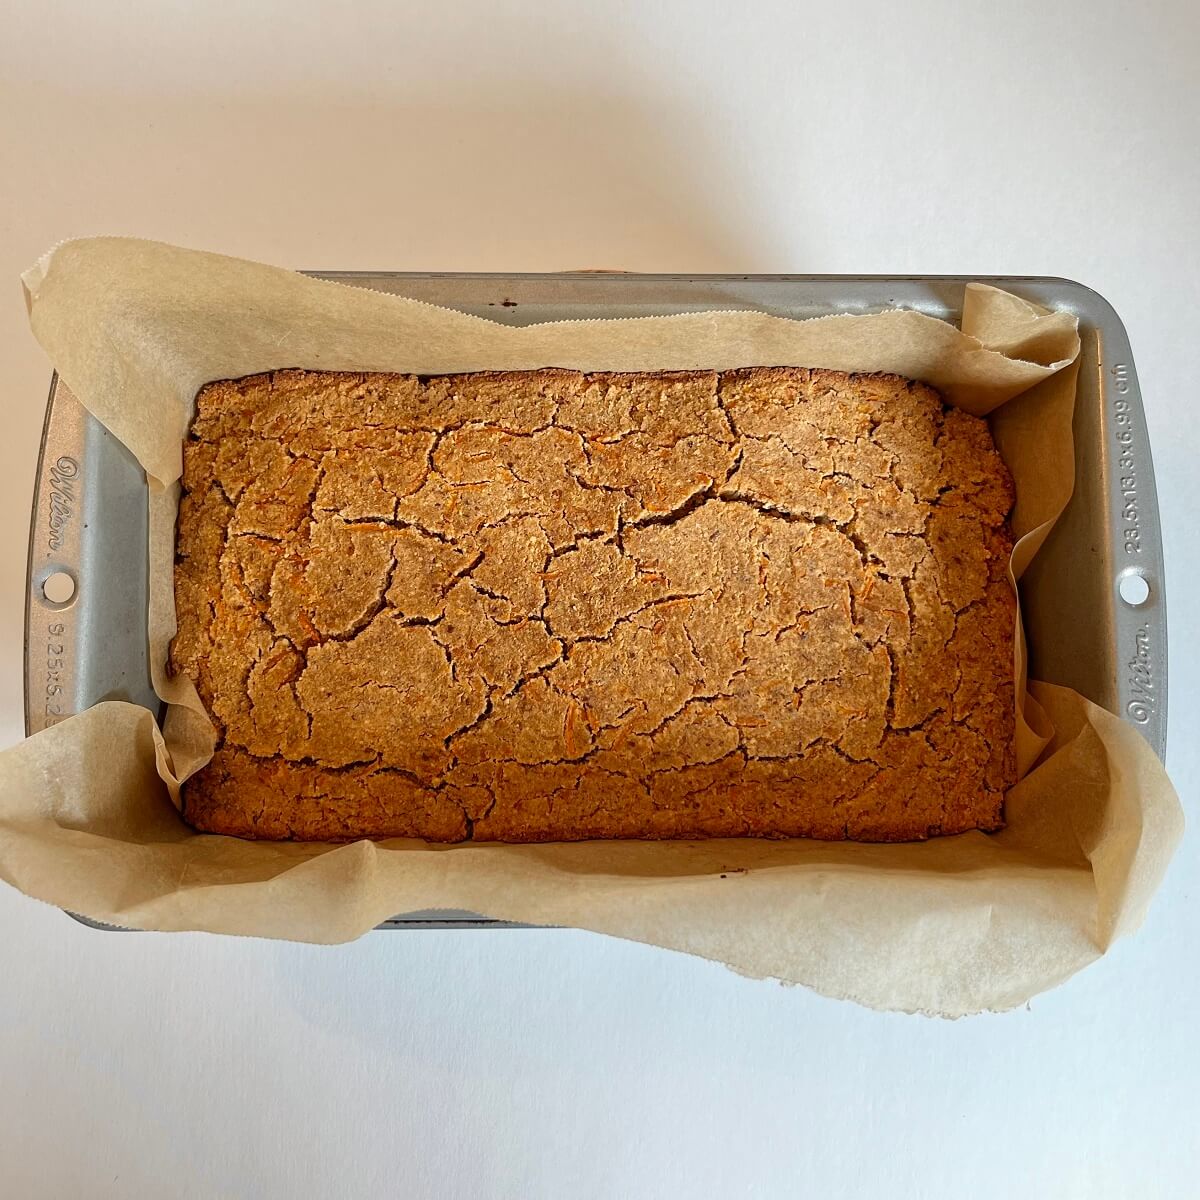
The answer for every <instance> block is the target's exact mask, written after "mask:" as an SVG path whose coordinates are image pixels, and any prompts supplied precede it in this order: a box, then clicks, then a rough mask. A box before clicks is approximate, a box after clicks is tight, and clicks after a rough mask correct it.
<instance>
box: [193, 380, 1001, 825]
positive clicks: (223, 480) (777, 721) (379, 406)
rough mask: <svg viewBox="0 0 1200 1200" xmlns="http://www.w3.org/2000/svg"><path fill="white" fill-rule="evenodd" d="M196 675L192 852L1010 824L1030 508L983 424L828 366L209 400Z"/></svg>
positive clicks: (387, 384)
mask: <svg viewBox="0 0 1200 1200" xmlns="http://www.w3.org/2000/svg"><path fill="white" fill-rule="evenodd" d="M183 489H184V490H183V498H182V501H181V504H180V512H179V526H178V540H177V560H176V572H175V584H176V607H177V613H178V621H179V630H178V633H177V635H176V637H175V639H174V641H173V643H172V646H171V655H170V664H169V666H170V669H171V670H172V671H174V672H181V673H184V674H186V675H188V676H189V677H190V678H192V679H193V680H194V681H195V683H196V685H197V688H198V691H199V693H200V696H201V699H202V700H203V701H204V703H205V705H206V707H207V708H208V710H209V712H210V713H211V715H212V717H213V720H214V722H215V724H216V726H217V728H218V732H219V744H218V748H217V751H216V754H215V756H214V758H213V760H212V762H211V763H209V764H208V765H207V766H206V767H205V768H203V769H202V770H201V771H200V772H199V773H198V774H197V775H196V776H195V777H194V778H193V779H191V780H189V781H188V782H187V783H186V784H185V787H184V802H185V817H186V819H187V820H188V821H189V822H190V823H191V824H193V825H194V826H195V827H196V828H200V829H205V830H211V831H213V832H222V833H232V834H238V835H241V836H249V837H265V838H300V839H344V838H353V837H360V836H374V837H389V836H412V837H421V838H427V839H430V840H438V841H455V840H463V839H466V838H475V839H479V840H487V839H492V840H507V841H536V840H569V839H579V838H592V837H642V838H666V837H702V836H742V835H754V836H777V837H783V836H810V837H822V838H856V839H861V840H900V839H911V838H923V837H927V836H930V835H933V834H939V833H956V832H961V831H963V830H967V829H994V828H997V827H999V825H1000V823H1001V816H1002V804H1003V795H1004V791H1005V789H1006V788H1007V787H1008V786H1010V785H1011V783H1012V782H1013V779H1014V759H1013V749H1012V740H1013V724H1014V712H1013V665H1012V633H1013V621H1014V617H1015V600H1014V598H1013V596H1012V593H1011V588H1010V586H1009V584H1008V581H1007V566H1008V556H1009V553H1010V552H1011V547H1012V542H1011V534H1010V532H1009V529H1008V526H1007V515H1008V512H1009V510H1010V508H1011V505H1012V484H1011V480H1010V478H1009V476H1008V473H1007V471H1006V469H1005V468H1004V466H1003V464H1002V462H1001V461H1000V459H999V456H998V455H997V453H996V451H995V447H994V445H993V443H992V439H991V435H990V433H989V432H988V429H987V426H986V424H985V423H984V422H983V421H982V420H979V419H977V418H974V417H971V416H968V415H966V414H963V413H961V412H958V411H956V410H953V409H947V408H946V407H945V406H944V405H943V404H942V402H941V400H940V398H939V397H938V396H937V394H936V393H935V392H934V391H933V390H932V389H930V388H928V387H926V386H924V385H921V384H916V383H912V382H910V381H907V380H904V379H901V378H899V377H896V376H887V375H868V376H862V375H859V376H854V375H845V374H842V373H839V372H832V371H820V370H805V369H800V368H755V369H748V370H739V371H728V372H723V373H720V374H717V373H712V372H679V373H664V374H592V375H581V374H578V373H575V372H569V371H560V370H544V371H531V372H508V373H495V374H475V375H460V376H434V377H430V378H427V379H421V378H416V377H411V376H389V375H351V374H339V373H322V372H305V371H281V372H277V373H275V374H272V375H262V376H252V377H249V378H247V379H242V380H233V381H222V382H218V383H213V384H209V385H207V386H206V387H205V388H204V389H202V391H201V392H200V394H199V396H198V397H197V411H196V416H195V419H194V421H193V424H192V428H191V431H190V434H189V438H188V441H187V443H186V444H185V447H184V477H183Z"/></svg>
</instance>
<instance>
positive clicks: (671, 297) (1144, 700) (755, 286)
mask: <svg viewBox="0 0 1200 1200" xmlns="http://www.w3.org/2000/svg"><path fill="white" fill-rule="evenodd" d="M312 274H314V275H317V276H319V277H321V278H324V279H330V280H334V281H337V282H340V283H345V284H350V285H353V286H356V287H365V288H371V289H373V290H376V291H381V292H391V293H394V294H396V295H404V296H411V297H414V298H415V299H418V300H425V301H428V302H429V303H432V304H440V305H444V306H447V307H450V308H456V309H459V310H461V311H463V312H467V313H472V314H474V315H476V316H483V317H488V318H490V319H492V320H495V321H500V322H503V323H505V324H510V325H527V324H534V323H536V322H539V321H556V320H572V319H583V318H591V317H640V316H659V315H665V314H668V313H678V312H694V311H702V310H706V309H757V310H760V311H763V312H770V313H775V314H777V315H779V316H786V317H793V318H804V317H814V316H824V315H827V314H829V313H839V312H841V313H846V312H849V313H869V312H878V311H880V310H881V309H885V308H892V307H903V308H912V309H916V310H918V311H920V312H924V313H927V314H928V315H930V316H933V317H937V318H939V319H942V320H948V321H951V322H955V323H957V322H958V320H959V318H960V317H961V303H962V296H963V286H964V285H965V284H966V283H967V282H969V280H970V279H972V278H978V277H976V276H971V277H968V276H961V277H960V276H909V277H883V276H846V275H834V276H811V275H805V276H794V275H792V276H787V275H766V276H764V275H738V276H728V275H700V276H680V275H627V274H619V273H618V274H611V273H594V274H593V273H569V274H555V275H483V274H436V273H428V272H420V273H388V272H379V273H374V272H372V273H363V272H344V271H343V272H336V271H333V272H312ZM982 281H983V282H987V283H992V284H995V285H996V286H997V287H1001V288H1003V289H1004V290H1006V291H1009V292H1013V293H1015V294H1016V295H1018V296H1023V297H1024V298H1026V299H1028V300H1032V301H1034V302H1035V303H1038V304H1042V305H1045V306H1046V307H1048V308H1053V309H1062V310H1065V311H1068V312H1072V313H1074V314H1075V315H1076V316H1078V318H1079V322H1080V333H1081V336H1082V342H1083V349H1082V354H1081V367H1080V374H1079V390H1078V397H1077V401H1076V406H1075V425H1074V431H1075V472H1076V474H1075V494H1074V496H1073V498H1072V500H1071V503H1070V505H1069V506H1068V508H1067V511H1066V512H1065V513H1064V514H1063V517H1062V519H1061V520H1060V521H1059V522H1058V524H1057V525H1056V526H1055V529H1054V531H1053V532H1052V533H1051V535H1050V537H1049V539H1048V540H1047V542H1046V544H1045V546H1044V547H1043V548H1042V550H1041V552H1040V553H1039V555H1038V556H1037V558H1036V559H1035V560H1034V562H1033V564H1032V566H1031V567H1030V569H1029V571H1028V572H1027V574H1026V576H1025V579H1024V580H1023V581H1022V588H1021V602H1022V612H1023V614H1024V617H1025V625H1026V634H1027V637H1028V642H1029V664H1030V665H1029V670H1030V675H1031V676H1033V677H1036V678H1038V679H1045V680H1049V681H1051V682H1054V683H1061V684H1064V685H1066V686H1068V687H1072V688H1074V689H1075V690H1076V691H1078V692H1081V693H1082V694H1083V695H1085V696H1087V697H1088V698H1089V699H1091V700H1093V701H1095V702H1096V703H1097V704H1100V705H1102V706H1103V707H1104V708H1107V709H1109V710H1110V711H1111V712H1114V713H1116V714H1118V715H1119V716H1121V717H1122V718H1124V719H1125V720H1126V721H1128V722H1129V723H1130V724H1132V725H1134V726H1135V727H1136V728H1137V729H1139V730H1140V731H1141V732H1142V733H1143V734H1144V735H1145V737H1146V739H1147V741H1149V743H1150V745H1151V746H1152V747H1153V748H1154V750H1155V752H1156V753H1157V754H1158V755H1159V757H1160V758H1161V757H1163V755H1164V753H1165V748H1166V728H1167V725H1166V716H1167V711H1166V709H1167V633H1166V630H1167V626H1166V596H1165V590H1164V589H1165V581H1164V578H1163V563H1162V544H1161V537H1160V533H1159V524H1158V503H1157V497H1156V493H1155V487H1154V468H1153V463H1152V461H1151V455H1150V443H1149V439H1148V437H1147V433H1146V424H1145V418H1144V414H1143V410H1142V400H1141V393H1140V391H1139V389H1138V382H1137V374H1136V372H1135V370H1134V365H1133V358H1132V354H1131V352H1130V347H1129V339H1128V336H1127V334H1126V332H1125V327H1124V325H1123V324H1122V322H1121V320H1120V318H1119V317H1118V316H1117V314H1116V312H1115V311H1114V310H1113V308H1112V306H1111V305H1110V304H1109V303H1108V302H1107V301H1106V300H1105V299H1104V298H1103V297H1102V296H1100V295H1098V294H1097V293H1096V292H1094V291H1092V290H1090V289H1089V288H1086V287H1084V286H1082V285H1081V284H1078V283H1073V282H1071V281H1069V280H1065V279H1049V278H1017V277H993V278H988V279H984V280H982ZM56 571H65V572H66V573H67V574H68V575H70V576H71V577H72V578H73V579H74V581H75V585H76V591H75V595H74V597H73V598H72V599H71V600H70V601H69V602H67V603H66V604H63V605H55V604H52V603H51V602H50V601H49V600H47V599H46V597H45V595H44V593H43V591H42V585H43V583H44V581H45V579H46V578H47V576H48V575H50V574H52V573H54V572H56ZM1131 574H1135V575H1138V576H1140V577H1141V578H1142V579H1143V580H1144V581H1145V583H1146V585H1147V586H1148V588H1149V593H1148V596H1147V598H1146V600H1145V602H1144V603H1142V604H1140V605H1132V604H1130V603H1128V602H1126V601H1125V600H1123V599H1122V598H1121V595H1120V591H1119V588H1120V584H1121V580H1122V578H1123V577H1125V576H1127V575H1131ZM114 698H120V699H127V700H132V701H134V702H135V703H139V704H144V705H146V706H147V707H149V708H151V709H153V710H155V711H156V712H157V711H158V708H159V701H158V699H157V697H156V696H155V694H154V691H153V688H152V687H151V686H150V678H149V659H148V654H147V647H146V485H145V477H144V475H143V473H142V471H141V469H140V468H139V467H138V465H137V463H136V461H135V460H134V459H133V457H132V456H131V455H130V454H129V452H128V451H127V450H126V449H125V448H124V446H122V445H121V443H120V442H119V441H118V440H117V439H116V438H115V437H113V436H112V434H110V433H109V432H108V431H107V430H105V429H104V428H103V427H102V426H101V425H100V424H99V423H98V422H97V421H96V420H95V419H94V418H92V417H91V416H90V415H89V414H88V413H87V412H86V411H85V410H84V409H83V408H82V407H81V406H80V405H79V403H78V401H77V400H75V398H74V397H73V396H71V395H70V393H69V392H68V391H67V390H66V388H65V387H63V386H62V385H61V384H59V382H58V381H57V379H56V380H55V381H54V382H53V383H52V384H51V389H50V399H49V404H48V407H47V412H46V425H45V430H44V433H43V439H42V452H41V459H40V462H39V466H38V475H37V484H36V489H35V494H34V506H33V518H32V522H31V528H30V543H29V575H28V582H27V601H26V628H25V726H26V732H27V733H34V732H36V731H38V730H40V729H43V728H45V727H46V726H48V725H51V724H53V723H54V722H55V721H58V720H61V719H62V718H63V717H65V716H68V715H70V714H71V713H74V712H79V711H81V710H82V709H84V708H87V707H88V706H89V705H92V704H95V703H96V702H98V701H100V700H103V699H114ZM500 924H503V923H502V922H494V921H485V920H482V919H480V918H478V917H475V916H472V915H471V914H467V913H447V912H435V913H409V914H405V915H403V916H400V917H396V918H393V919H392V920H391V921H389V922H385V925H384V926H381V928H385V927H387V928H414V927H436V928H447V927H453V926H463V925H469V926H478V925H488V926H492V925H500ZM105 928H111V927H105Z"/></svg>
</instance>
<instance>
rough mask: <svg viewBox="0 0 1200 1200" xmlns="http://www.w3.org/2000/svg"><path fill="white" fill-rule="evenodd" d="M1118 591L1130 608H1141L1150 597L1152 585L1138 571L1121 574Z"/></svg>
mask: <svg viewBox="0 0 1200 1200" xmlns="http://www.w3.org/2000/svg"><path fill="white" fill-rule="evenodd" d="M1117 592H1118V593H1119V595H1120V597H1121V599H1122V600H1124V601H1125V603H1126V604H1128V605H1129V607H1130V608H1141V606H1142V605H1143V604H1145V603H1146V601H1147V600H1149V599H1150V585H1149V584H1148V583H1147V582H1146V580H1145V579H1144V578H1143V577H1142V576H1141V575H1139V574H1137V572H1136V571H1131V572H1130V573H1129V574H1128V575H1122V576H1121V578H1120V580H1119V581H1118V583H1117Z"/></svg>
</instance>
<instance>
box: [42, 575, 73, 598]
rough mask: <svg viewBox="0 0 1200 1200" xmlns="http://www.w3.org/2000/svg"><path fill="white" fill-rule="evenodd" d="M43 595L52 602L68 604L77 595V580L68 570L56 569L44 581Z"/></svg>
mask: <svg viewBox="0 0 1200 1200" xmlns="http://www.w3.org/2000/svg"><path fill="white" fill-rule="evenodd" d="M42 595H43V596H45V597H46V599H47V600H49V601H50V603H51V604H66V603H68V602H69V601H70V599H71V597H72V596H74V595H75V580H74V579H72V578H71V576H70V575H68V574H67V573H66V571H55V572H54V573H53V574H51V575H47V576H46V578H45V579H44V580H43V581H42Z"/></svg>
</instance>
